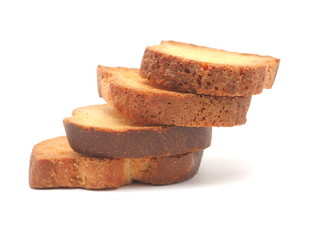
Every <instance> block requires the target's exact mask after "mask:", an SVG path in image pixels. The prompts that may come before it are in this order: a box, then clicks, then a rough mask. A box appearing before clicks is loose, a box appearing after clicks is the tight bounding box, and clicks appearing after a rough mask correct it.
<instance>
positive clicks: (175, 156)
mask: <svg viewBox="0 0 320 240" xmlns="http://www.w3.org/2000/svg"><path fill="white" fill-rule="evenodd" d="M279 61H280V60H279V59H277V58H273V57H269V56H260V55H254V54H240V53H234V52H228V51H224V50H217V49H212V48H207V47H200V46H196V45H192V44H185V43H178V42H173V41H163V42H162V43H161V44H160V45H157V46H152V47H147V48H146V50H145V53H144V56H143V58H142V62H141V68H140V69H131V68H124V67H116V68H115V67H104V66H98V69H97V75H98V76H97V78H98V90H99V95H100V97H102V98H103V99H105V100H106V104H101V105H92V106H86V107H79V108H77V109H75V110H74V111H73V113H72V116H71V117H67V118H65V119H64V120H63V123H64V127H65V130H66V136H62V137H57V138H54V139H49V140H46V141H43V142H41V143H39V144H37V145H35V147H34V148H33V151H32V154H31V159H30V169H29V183H30V187H32V188H58V187H72V188H86V189H103V188H115V187H119V186H122V185H126V184H129V183H132V182H133V181H139V182H142V183H150V184H158V185H159V184H171V183H177V182H181V181H185V180H187V179H190V178H191V177H193V176H194V175H195V174H196V173H197V171H198V169H199V166H200V162H201V158H202V154H203V150H204V149H205V148H208V147H209V146H210V144H211V132H212V127H232V126H236V125H242V124H245V122H246V115H247V112H248V109H249V106H250V101H251V96H252V95H255V94H260V93H261V92H262V91H263V89H265V88H271V87H272V85H273V82H274V80H275V77H276V73H277V70H278V66H279Z"/></svg>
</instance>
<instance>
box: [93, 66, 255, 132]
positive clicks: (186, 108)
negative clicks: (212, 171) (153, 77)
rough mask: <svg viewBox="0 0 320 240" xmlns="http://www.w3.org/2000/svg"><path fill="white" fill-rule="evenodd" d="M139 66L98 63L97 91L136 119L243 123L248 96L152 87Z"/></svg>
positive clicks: (208, 124)
mask: <svg viewBox="0 0 320 240" xmlns="http://www.w3.org/2000/svg"><path fill="white" fill-rule="evenodd" d="M138 73H139V70H138V69H129V68H111V67H103V66H98V88H99V94H100V96H101V97H102V98H104V99H105V100H106V101H107V102H109V103H110V104H111V105H113V106H114V107H115V108H116V110H117V111H118V112H120V113H121V114H124V115H126V116H128V117H130V118H131V119H134V120H135V121H139V122H146V123H156V124H164V125H176V126H187V127H212V126H216V127H220V126H224V127H229V126H235V125H241V124H244V123H245V122H246V114H247V111H248V109H249V105H250V101H251V96H247V97H220V96H206V95H198V94H192V93H179V92H173V91H169V90H164V89H161V88H158V87H155V86H153V84H152V83H150V82H149V81H148V80H146V79H144V78H141V77H140V76H139V74H138Z"/></svg>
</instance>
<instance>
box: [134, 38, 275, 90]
mask: <svg viewBox="0 0 320 240" xmlns="http://www.w3.org/2000/svg"><path fill="white" fill-rule="evenodd" d="M279 62H280V60H279V59H277V58H274V57H270V56H260V55H256V54H243V53H235V52H228V51H224V50H219V49H213V48H207V47H201V46H196V45H192V44H186V43H179V42H174V41H163V42H162V43H161V44H160V45H157V46H152V47H147V48H146V50H145V53H144V56H143V58H142V62H141V67H140V76H141V77H143V78H146V79H148V80H149V81H151V82H153V83H155V84H158V85H159V86H162V87H165V88H167V89H170V90H173V91H180V92H192V93H198V94H207V95H217V96H249V95H254V94H259V93H261V92H262V90H263V89H264V88H271V87H272V85H273V83H274V80H275V77H276V74H277V70H278V66H279Z"/></svg>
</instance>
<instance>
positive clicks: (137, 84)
mask: <svg viewBox="0 0 320 240" xmlns="http://www.w3.org/2000/svg"><path fill="white" fill-rule="evenodd" d="M101 68H102V71H103V72H105V73H108V74H111V77H110V79H109V80H107V81H109V82H114V83H117V84H120V85H122V86H124V87H126V88H130V89H136V90H138V91H145V92H148V93H158V94H166V95H171V96H177V97H180V98H183V97H185V96H187V95H190V94H192V93H180V92H174V91H170V90H165V89H161V88H159V87H156V86H154V85H153V84H152V83H151V82H149V81H148V80H146V79H144V78H142V77H140V76H139V70H138V69H134V68H124V67H117V68H110V67H103V66H101ZM113 79H114V80H113ZM100 81H101V79H100Z"/></svg>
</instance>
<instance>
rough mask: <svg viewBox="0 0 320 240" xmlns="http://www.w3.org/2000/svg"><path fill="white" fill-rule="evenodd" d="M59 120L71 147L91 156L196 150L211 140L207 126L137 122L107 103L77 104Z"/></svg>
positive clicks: (160, 153) (174, 153)
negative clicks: (80, 105)
mask: <svg viewBox="0 0 320 240" xmlns="http://www.w3.org/2000/svg"><path fill="white" fill-rule="evenodd" d="M63 122H64V126H65V130H66V133H67V138H68V141H69V144H70V146H71V147H72V149H73V150H74V151H76V152H79V153H82V154H87V155H90V156H94V157H105V158H142V157H156V156H171V155H176V154H184V153H186V152H194V151H198V150H201V149H204V148H207V147H209V146H210V143H211V128H205V127H191V128H189V127H177V126H160V125H155V124H146V123H137V122H135V121H133V120H131V119H129V118H126V117H124V116H122V115H120V114H119V113H117V112H116V111H115V109H114V108H113V107H111V106H110V105H109V104H101V105H93V106H87V107H80V108H77V109H75V110H74V111H73V113H72V117H68V118H65V119H64V121H63Z"/></svg>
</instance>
